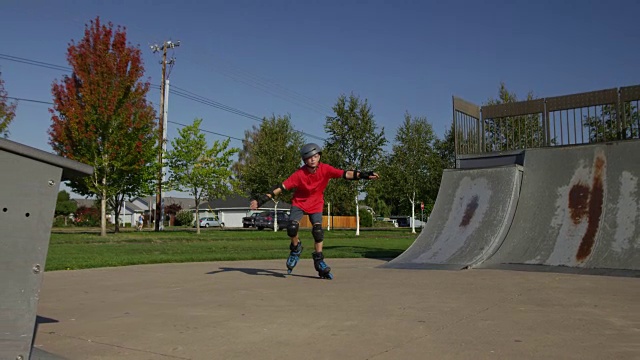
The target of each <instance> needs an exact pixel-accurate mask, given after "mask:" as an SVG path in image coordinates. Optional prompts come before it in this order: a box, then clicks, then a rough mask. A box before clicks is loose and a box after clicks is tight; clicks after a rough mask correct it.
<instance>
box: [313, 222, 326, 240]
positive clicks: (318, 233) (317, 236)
mask: <svg viewBox="0 0 640 360" xmlns="http://www.w3.org/2000/svg"><path fill="white" fill-rule="evenodd" d="M311 234H312V235H313V240H315V241H316V242H317V243H320V242H322V240H324V230H322V225H320V224H313V229H312V230H311Z"/></svg>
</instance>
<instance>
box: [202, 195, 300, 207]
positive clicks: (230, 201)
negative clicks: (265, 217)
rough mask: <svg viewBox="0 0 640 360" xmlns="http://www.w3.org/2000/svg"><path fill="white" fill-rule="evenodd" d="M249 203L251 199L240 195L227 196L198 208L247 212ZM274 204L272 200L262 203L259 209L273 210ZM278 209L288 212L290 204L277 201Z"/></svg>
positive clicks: (204, 203) (207, 202)
mask: <svg viewBox="0 0 640 360" xmlns="http://www.w3.org/2000/svg"><path fill="white" fill-rule="evenodd" d="M250 203H251V199H250V198H248V197H246V196H240V195H231V196H227V197H226V198H225V199H212V200H210V201H204V202H202V203H201V204H200V206H199V207H198V209H199V210H209V209H211V210H223V209H227V210H229V209H242V210H248V209H249V206H250ZM275 206H276V205H275V203H274V202H273V200H269V201H268V202H266V203H264V204H263V205H262V206H261V207H260V208H261V209H263V208H264V209H273V208H274V207H275ZM278 209H282V210H289V209H291V204H289V203H286V202H284V201H278Z"/></svg>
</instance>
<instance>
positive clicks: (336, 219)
mask: <svg viewBox="0 0 640 360" xmlns="http://www.w3.org/2000/svg"><path fill="white" fill-rule="evenodd" d="M328 225H329V217H328V216H326V215H324V216H322V227H323V228H326V227H327V226H328ZM311 226H312V224H311V222H310V221H309V217H308V216H306V215H305V216H303V217H302V220H300V227H301V228H311ZM331 228H343V229H355V228H356V217H355V216H331Z"/></svg>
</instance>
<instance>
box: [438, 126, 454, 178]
mask: <svg viewBox="0 0 640 360" xmlns="http://www.w3.org/2000/svg"><path fill="white" fill-rule="evenodd" d="M454 131H455V129H454V126H453V123H451V127H450V128H449V130H447V131H445V132H444V137H443V138H442V139H436V140H435V142H434V144H433V149H434V150H435V152H436V153H437V154H438V157H439V158H440V162H441V168H442V169H455V168H456V144H455V138H454V134H455V132H454Z"/></svg>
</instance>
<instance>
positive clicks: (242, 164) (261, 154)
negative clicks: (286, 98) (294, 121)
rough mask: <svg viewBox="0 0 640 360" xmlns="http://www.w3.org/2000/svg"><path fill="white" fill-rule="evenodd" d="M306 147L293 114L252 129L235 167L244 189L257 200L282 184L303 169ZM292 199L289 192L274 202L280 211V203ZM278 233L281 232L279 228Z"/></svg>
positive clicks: (264, 122) (266, 121)
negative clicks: (293, 123) (302, 150)
mask: <svg viewBox="0 0 640 360" xmlns="http://www.w3.org/2000/svg"><path fill="white" fill-rule="evenodd" d="M303 145H304V139H303V137H302V134H300V133H299V132H297V131H295V130H294V128H293V126H292V125H291V117H290V116H289V115H285V116H278V117H276V116H275V115H272V116H271V117H270V118H265V119H264V120H263V122H262V123H261V124H260V127H256V126H253V128H252V130H250V131H245V139H244V141H243V147H242V150H241V151H240V153H239V155H238V162H237V163H236V164H235V166H234V169H235V172H236V174H237V175H238V178H239V179H240V180H241V183H242V190H243V191H244V192H245V193H246V194H250V195H251V196H252V197H255V196H257V195H258V194H266V193H268V192H269V191H271V187H272V186H274V185H277V184H281V183H282V182H283V181H284V180H285V179H286V178H287V177H288V176H289V175H291V174H292V173H293V172H295V171H296V170H297V169H298V168H299V167H300V166H301V161H302V159H301V158H300V148H302V146H303ZM291 196H292V194H291V192H288V191H287V192H283V193H281V194H280V195H278V198H277V199H274V201H275V204H276V208H277V206H278V202H279V201H291ZM276 216H277V211H276ZM276 220H277V219H276ZM274 231H277V227H275V226H274Z"/></svg>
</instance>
